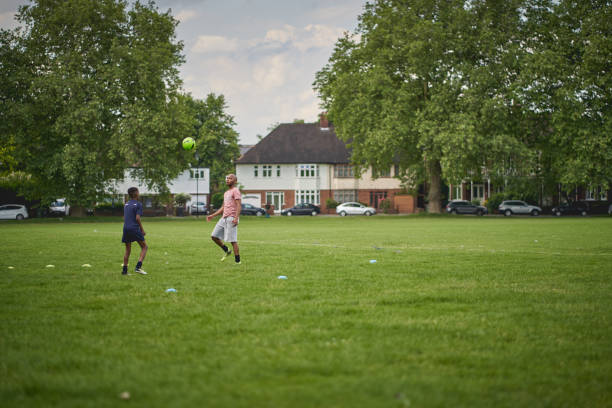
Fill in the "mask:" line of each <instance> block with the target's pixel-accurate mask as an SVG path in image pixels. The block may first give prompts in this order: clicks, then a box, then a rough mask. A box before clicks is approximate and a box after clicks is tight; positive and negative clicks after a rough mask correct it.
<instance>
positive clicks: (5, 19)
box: [0, 11, 20, 30]
mask: <svg viewBox="0 0 612 408" xmlns="http://www.w3.org/2000/svg"><path fill="white" fill-rule="evenodd" d="M15 14H17V11H7V12H5V13H0V28H4V29H7V30H11V29H13V28H17V27H19V25H20V24H19V22H18V21H17V20H15Z"/></svg>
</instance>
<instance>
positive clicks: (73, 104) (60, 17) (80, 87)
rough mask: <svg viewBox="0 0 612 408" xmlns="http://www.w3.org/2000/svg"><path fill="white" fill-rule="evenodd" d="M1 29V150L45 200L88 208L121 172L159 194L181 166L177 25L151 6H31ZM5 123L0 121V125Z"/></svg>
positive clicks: (187, 121)
mask: <svg viewBox="0 0 612 408" xmlns="http://www.w3.org/2000/svg"><path fill="white" fill-rule="evenodd" d="M17 19H18V20H19V21H20V22H21V23H22V25H23V26H24V29H20V30H16V31H13V32H7V31H3V32H2V36H1V37H0V39H1V40H2V43H1V44H0V45H1V49H2V53H1V54H0V68H1V69H0V71H2V78H1V79H2V80H3V83H2V84H1V85H0V87H1V90H2V95H1V97H2V99H3V102H7V103H3V106H2V108H0V119H1V120H0V122H3V125H2V128H1V129H0V130H1V132H0V138H1V141H2V144H3V145H5V144H8V143H12V144H14V145H15V146H17V148H16V149H14V150H13V151H12V154H13V155H14V158H15V160H16V162H17V163H18V167H19V170H22V171H24V172H25V173H27V174H29V175H30V176H31V177H32V178H33V179H34V180H37V181H38V182H39V185H40V187H41V190H42V191H40V192H39V193H40V194H41V195H42V196H43V198H44V197H60V196H62V197H67V198H68V200H69V201H70V202H71V203H72V204H73V205H85V204H88V203H90V202H92V201H94V200H95V199H96V198H97V197H99V196H100V194H102V193H103V192H104V190H105V187H106V186H107V182H108V181H109V180H112V179H119V178H122V177H123V175H124V170H125V169H126V168H130V167H135V168H137V169H138V170H137V171H136V176H137V177H140V178H142V179H144V180H147V181H148V182H149V183H150V184H151V185H152V186H160V187H163V186H164V185H165V184H166V182H167V181H168V180H170V179H172V178H174V177H175V176H176V175H177V174H178V173H179V172H180V171H181V170H183V169H184V168H185V167H186V164H187V161H188V159H189V155H188V154H186V153H184V152H182V149H180V140H181V139H182V138H183V137H184V136H186V135H188V134H190V132H191V129H192V126H193V120H194V119H193V117H192V116H190V115H189V109H188V107H187V105H186V104H184V103H181V99H180V94H179V87H180V85H181V81H180V79H179V76H178V66H179V65H180V64H181V63H182V61H183V57H182V55H181V51H182V43H181V42H179V41H177V40H176V37H175V28H176V25H177V21H176V20H174V19H173V17H172V16H171V15H170V14H169V13H162V12H160V11H159V10H158V9H157V8H156V7H155V5H154V4H153V3H147V4H142V3H140V2H136V3H134V4H133V6H132V7H131V8H128V5H127V2H125V1H121V0H35V1H33V3H32V4H31V5H28V6H22V7H20V9H19V12H18V15H17ZM5 120H6V121H5Z"/></svg>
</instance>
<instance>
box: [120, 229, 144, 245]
mask: <svg viewBox="0 0 612 408" xmlns="http://www.w3.org/2000/svg"><path fill="white" fill-rule="evenodd" d="M144 240H145V239H144V235H142V231H140V229H125V228H124V229H123V238H121V242H125V243H126V244H127V243H128V242H134V241H144Z"/></svg>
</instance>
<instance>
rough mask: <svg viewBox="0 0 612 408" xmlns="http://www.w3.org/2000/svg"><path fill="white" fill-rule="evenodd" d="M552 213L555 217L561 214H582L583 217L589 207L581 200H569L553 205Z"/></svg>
mask: <svg viewBox="0 0 612 408" xmlns="http://www.w3.org/2000/svg"><path fill="white" fill-rule="evenodd" d="M552 213H553V214H554V215H556V216H557V217H560V216H562V215H582V216H583V217H584V216H586V215H587V214H588V213H589V207H588V205H587V204H586V203H583V202H581V201H571V202H569V203H567V202H566V203H563V204H561V205H558V206H556V207H554V208H553V209H552Z"/></svg>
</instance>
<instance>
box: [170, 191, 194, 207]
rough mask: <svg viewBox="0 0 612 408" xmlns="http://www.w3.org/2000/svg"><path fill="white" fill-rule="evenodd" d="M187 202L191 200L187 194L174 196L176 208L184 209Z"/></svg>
mask: <svg viewBox="0 0 612 408" xmlns="http://www.w3.org/2000/svg"><path fill="white" fill-rule="evenodd" d="M189 200H191V196H190V195H189V194H185V193H178V194H175V195H174V202H175V203H176V205H177V206H178V207H184V206H185V204H187V201H189Z"/></svg>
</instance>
